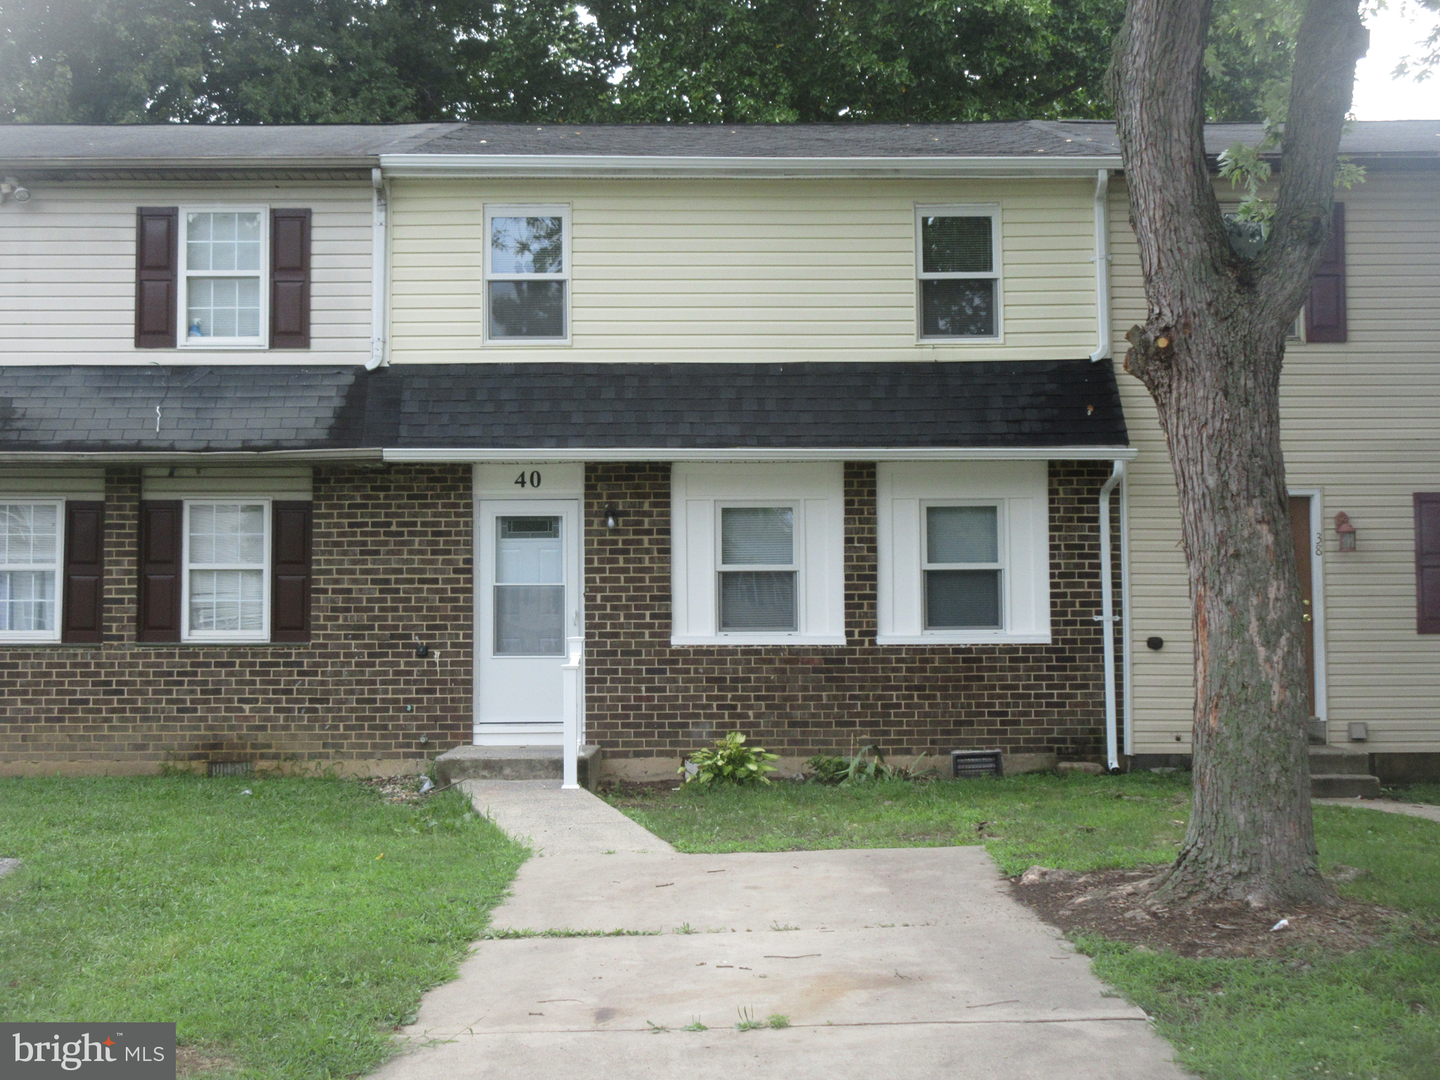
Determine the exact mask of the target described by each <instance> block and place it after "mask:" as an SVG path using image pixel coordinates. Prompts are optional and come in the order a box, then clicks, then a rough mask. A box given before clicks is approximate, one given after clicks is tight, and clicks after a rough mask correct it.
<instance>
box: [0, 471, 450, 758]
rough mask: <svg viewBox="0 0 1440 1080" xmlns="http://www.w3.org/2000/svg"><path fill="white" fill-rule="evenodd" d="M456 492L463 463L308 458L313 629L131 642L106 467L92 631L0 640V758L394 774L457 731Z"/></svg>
mask: <svg viewBox="0 0 1440 1080" xmlns="http://www.w3.org/2000/svg"><path fill="white" fill-rule="evenodd" d="M470 493H471V486H470V470H469V469H468V468H466V467H464V466H385V467H376V468H368V467H353V466H343V467H342V466H334V467H321V468H317V469H316V470H315V475H314V559H313V585H312V597H313V606H312V637H311V640H310V642H308V643H306V644H297V645H269V644H255V645H190V644H181V645H173V644H170V645H157V644H140V643H137V642H136V640H135V613H136V555H137V551H136V543H137V521H138V510H139V498H140V481H139V471H138V470H137V469H112V470H109V471H108V473H107V477H106V498H105V503H106V519H105V533H106V538H105V585H104V595H105V617H104V627H105V635H104V637H105V640H104V643H103V644H100V645H45V646H38V647H37V646H0V684H3V687H4V696H3V703H0V773H16V772H42V771H43V772H60V771H96V772H100V771H108V772H145V771H154V770H155V769H157V768H159V767H161V766H164V765H167V764H169V765H177V766H184V767H196V766H197V765H198V764H199V763H203V762H205V761H211V760H214V761H251V762H255V763H256V764H257V765H260V766H264V767H270V766H288V767H312V768H315V767H321V768H323V767H329V766H334V767H337V768H340V769H342V770H343V771H347V772H370V771H384V772H393V771H399V770H401V769H407V768H415V767H418V766H419V765H420V763H421V762H423V761H424V760H425V759H426V758H429V757H433V756H434V754H435V753H436V752H437V751H438V750H445V749H448V748H449V747H451V746H454V745H455V744H456V743H459V742H468V741H469V740H470V724H471V714H470V695H471V654H470V628H471V625H472V621H473V618H472V613H471V611H472V595H473V588H472V582H471V569H470V555H469V553H470V549H471V520H472V515H471V494H470ZM417 642H423V643H425V644H426V645H428V646H429V647H430V650H431V652H430V656H429V657H427V658H424V659H420V658H417V657H416V655H415V646H416V643H417ZM422 740H423V741H422Z"/></svg>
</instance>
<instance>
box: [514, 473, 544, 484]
mask: <svg viewBox="0 0 1440 1080" xmlns="http://www.w3.org/2000/svg"><path fill="white" fill-rule="evenodd" d="M515 486H516V487H522V488H523V487H532V488H538V487H539V486H540V470H539V469H531V470H530V471H529V472H528V473H526V472H522V473H521V474H520V475H519V476H517V477H515Z"/></svg>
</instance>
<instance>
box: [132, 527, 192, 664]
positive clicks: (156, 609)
mask: <svg viewBox="0 0 1440 1080" xmlns="http://www.w3.org/2000/svg"><path fill="white" fill-rule="evenodd" d="M183 521H184V513H183V511H182V507H181V504H180V502H179V501H178V500H176V501H174V502H171V501H165V502H160V501H158V500H157V501H150V500H147V501H145V502H142V503H141V504H140V612H139V622H140V625H139V627H138V630H137V632H136V638H137V639H138V640H140V641H179V640H180V574H181V566H180V549H181V535H180V530H181V528H182V525H183Z"/></svg>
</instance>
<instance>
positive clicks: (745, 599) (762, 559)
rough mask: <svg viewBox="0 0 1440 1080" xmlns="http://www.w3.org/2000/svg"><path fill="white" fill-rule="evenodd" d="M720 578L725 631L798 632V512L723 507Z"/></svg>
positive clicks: (785, 507)
mask: <svg viewBox="0 0 1440 1080" xmlns="http://www.w3.org/2000/svg"><path fill="white" fill-rule="evenodd" d="M741 567H743V568H744V569H739V568H741ZM719 577H720V582H719V587H720V597H719V600H720V629H721V630H722V631H744V630H759V631H794V630H796V629H797V627H798V623H797V619H796V603H795V597H796V586H795V578H796V572H795V512H794V510H793V509H792V508H791V507H788V506H727V507H722V508H721V510H720V574H719Z"/></svg>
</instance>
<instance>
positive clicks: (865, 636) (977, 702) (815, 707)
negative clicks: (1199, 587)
mask: <svg viewBox="0 0 1440 1080" xmlns="http://www.w3.org/2000/svg"><path fill="white" fill-rule="evenodd" d="M1109 471H1110V470H1109V466H1108V464H1107V463H1100V462H1075V463H1065V462H1056V463H1052V464H1051V466H1050V573H1051V582H1050V590H1051V593H1050V604H1051V632H1052V643H1051V644H1049V645H943V646H884V647H880V646H877V645H876V644H875V632H876V611H875V608H876V538H875V530H876V512H875V466H874V465H873V464H860V463H849V464H847V465H846V466H845V611H846V632H847V636H848V637H849V639H850V641H851V643H850V644H847V645H843V646H841V645H837V646H793V647H791V646H775V647H771V646H710V645H705V646H672V645H671V644H670V469H669V466H667V465H656V464H617V465H608V464H607V465H591V466H589V467H587V469H586V477H585V504H586V505H585V513H586V544H585V579H586V590H585V619H586V649H587V653H586V715H587V719H586V724H587V732H588V737H589V739H590V741H592V742H598V743H600V744H601V745H602V746H604V748H605V753H606V757H607V758H616V757H619V758H627V757H629V758H646V757H670V758H674V757H677V756H679V755H681V754H684V753H686V752H688V751H690V750H693V749H694V748H696V747H697V746H699V745H701V744H704V743H707V742H709V741H710V740H713V739H715V738H716V737H717V736H719V735H721V734H723V733H724V732H726V731H730V730H733V729H736V728H739V729H740V730H742V731H744V732H746V734H747V735H749V736H751V737H752V738H753V739H755V740H756V741H758V742H760V743H761V744H762V745H764V746H765V747H766V748H767V749H769V750H772V751H774V752H777V753H780V754H782V755H784V756H786V757H792V758H793V757H800V758H803V757H807V756H809V755H811V754H816V753H835V752H846V751H850V750H851V749H852V748H853V747H857V746H865V745H870V744H874V745H877V746H880V747H881V748H883V749H884V750H885V752H886V753H887V754H895V755H907V754H923V753H935V752H937V751H938V752H942V753H943V752H948V751H950V750H953V749H965V748H999V749H1003V750H1006V751H1008V752H1011V753H1045V752H1054V753H1058V754H1060V755H1061V756H1064V757H1089V756H1093V755H1095V754H1096V753H1098V752H1099V751H1100V749H1101V748H1102V747H1103V740H1104V697H1103V672H1104V668H1103V660H1102V650H1101V645H1102V637H1101V631H1100V628H1099V626H1100V624H1099V623H1097V622H1096V621H1095V620H1094V616H1095V615H1098V614H1099V612H1100V603H1101V595H1100V553H1099V523H1098V519H1097V516H1096V515H1097V502H1096V499H1097V497H1098V494H1099V490H1100V486H1101V485H1102V484H1103V483H1104V481H1105V478H1106V476H1107V475H1108V474H1109ZM612 504H613V505H615V506H617V507H618V508H619V510H620V512H621V515H620V524H619V527H618V528H616V529H613V530H607V529H606V528H605V508H606V507H607V506H609V505H612Z"/></svg>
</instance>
